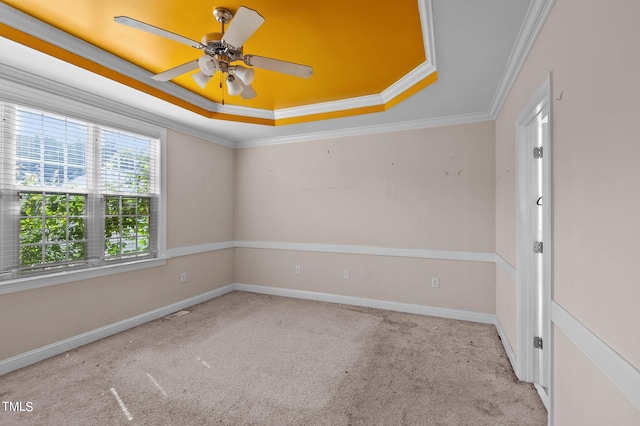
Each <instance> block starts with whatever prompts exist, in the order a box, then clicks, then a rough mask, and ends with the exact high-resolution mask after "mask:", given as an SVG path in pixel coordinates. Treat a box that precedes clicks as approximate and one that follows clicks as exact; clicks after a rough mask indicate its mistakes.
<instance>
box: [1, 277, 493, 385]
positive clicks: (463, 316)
mask: <svg viewBox="0 0 640 426" xmlns="http://www.w3.org/2000/svg"><path fill="white" fill-rule="evenodd" d="M234 290H238V291H247V292H252V293H261V294H270V295H273V296H283V297H291V298H296V299H307V300H317V301H321V302H330V303H339V304H344V305H354V306H363V307H367V308H376V309H386V310H389V311H397V312H406V313H411V314H418V315H428V316H434V317H440V318H449V319H455V320H462V321H471V322H477V323H482V324H496V323H497V321H496V316H495V315H493V314H486V313H481V312H471V311H463V310H457V309H448V308H439V307H434V306H424V305H414V304H408V303H399V302H389V301H384V300H376V299H365V298H361V297H352V296H342V295H338V294H328V293H317V292H311V291H302V290H292V289H286V288H277V287H266V286H259V285H252V284H240V283H236V284H229V285H227V286H225V287H221V288H218V289H215V290H212V291H209V292H207V293H203V294H200V295H198V296H195V297H192V298H189V299H185V300H182V301H180V302H176V303H173V304H171V305H167V306H164V307H162V308H158V309H154V310H153V311H149V312H146V313H144V314H140V315H137V316H135V317H132V318H128V319H125V320H122V321H118V322H116V323H113V324H109V325H106V326H104V327H100V328H98V329H95V330H91V331H88V332H86V333H82V334H79V335H77V336H73V337H70V338H68V339H65V340H61V341H59V342H55V343H52V344H50V345H47V346H43V347H41V348H38V349H34V350H32V351H29V352H25V353H23V354H20V355H16V356H14V357H11V358H7V359H5V360H2V361H0V376H1V375H3V374H6V373H9V372H11V371H14V370H17V369H19V368H23V367H26V366H28V365H31V364H35V363H36V362H39V361H42V360H44V359H47V358H50V357H52V356H56V355H59V354H61V353H64V352H68V351H70V350H73V349H75V348H77V347H80V346H83V345H86V344H88V343H91V342H95V341H96V340H100V339H103V338H105V337H108V336H111V335H114V334H116V333H120V332H121V331H125V330H128V329H130V328H133V327H136V326H138V325H142V324H144V323H146V322H149V321H153V320H155V319H158V318H162V317H164V316H167V315H169V314H171V313H174V312H176V311H179V310H181V309H185V308H188V307H189V306H193V305H197V304H198V303H202V302H206V301H207V300H211V299H215V298H216V297H220V296H223V295H225V294H227V293H229V292H231V291H234ZM505 341H506V339H503V342H505Z"/></svg>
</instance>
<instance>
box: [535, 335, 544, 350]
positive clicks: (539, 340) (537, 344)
mask: <svg viewBox="0 0 640 426" xmlns="http://www.w3.org/2000/svg"><path fill="white" fill-rule="evenodd" d="M533 347H534V348H536V349H540V350H542V337H538V336H536V337H534V338H533Z"/></svg>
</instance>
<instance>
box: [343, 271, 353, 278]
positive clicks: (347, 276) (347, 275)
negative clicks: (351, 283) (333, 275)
mask: <svg viewBox="0 0 640 426" xmlns="http://www.w3.org/2000/svg"><path fill="white" fill-rule="evenodd" d="M343 277H344V279H345V280H348V279H349V278H351V274H350V273H349V270H348V269H345V270H344V273H343Z"/></svg>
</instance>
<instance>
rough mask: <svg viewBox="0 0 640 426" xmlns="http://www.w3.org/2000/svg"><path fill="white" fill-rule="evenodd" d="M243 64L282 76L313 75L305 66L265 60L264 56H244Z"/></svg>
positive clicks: (304, 76)
mask: <svg viewBox="0 0 640 426" xmlns="http://www.w3.org/2000/svg"><path fill="white" fill-rule="evenodd" d="M243 60H244V63H245V64H247V65H250V66H252V67H256V68H263V69H265V70H271V71H276V72H281V73H283V74H289V75H294V76H296V77H302V78H309V77H311V74H313V68H311V67H310V66H307V65H300V64H294V63H293V62H287V61H281V60H280V59H273V58H265V57H264V56H256V55H245V56H244V58H243Z"/></svg>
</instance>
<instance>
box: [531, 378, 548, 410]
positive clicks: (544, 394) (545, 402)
mask: <svg viewBox="0 0 640 426" xmlns="http://www.w3.org/2000/svg"><path fill="white" fill-rule="evenodd" d="M533 387H534V388H536V391H537V392H538V396H539V397H540V400H541V401H542V404H543V405H544V408H546V409H547V413H549V412H550V407H549V403H550V400H549V395H548V394H547V391H546V390H545V388H543V387H542V386H540V385H539V384H537V383H534V384H533Z"/></svg>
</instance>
